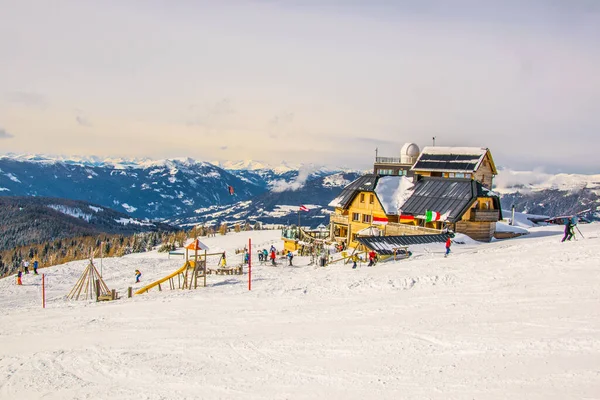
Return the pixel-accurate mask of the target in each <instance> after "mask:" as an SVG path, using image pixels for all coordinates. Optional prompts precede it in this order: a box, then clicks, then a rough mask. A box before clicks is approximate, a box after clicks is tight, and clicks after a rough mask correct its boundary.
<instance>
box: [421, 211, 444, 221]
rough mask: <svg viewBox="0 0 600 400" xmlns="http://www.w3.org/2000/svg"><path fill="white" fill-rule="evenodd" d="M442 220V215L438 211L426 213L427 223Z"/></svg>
mask: <svg viewBox="0 0 600 400" xmlns="http://www.w3.org/2000/svg"><path fill="white" fill-rule="evenodd" d="M440 218H441V215H440V213H439V212H437V211H431V210H427V211H425V222H431V221H439V220H440Z"/></svg>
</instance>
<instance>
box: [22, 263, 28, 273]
mask: <svg viewBox="0 0 600 400" xmlns="http://www.w3.org/2000/svg"><path fill="white" fill-rule="evenodd" d="M23 272H25V275H27V274H29V261H27V260H23Z"/></svg>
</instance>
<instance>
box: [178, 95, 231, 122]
mask: <svg viewBox="0 0 600 400" xmlns="http://www.w3.org/2000/svg"><path fill="white" fill-rule="evenodd" d="M189 111H190V112H191V113H192V114H193V116H192V118H190V119H189V120H188V122H187V125H188V126H203V127H212V126H214V125H216V124H218V123H220V122H223V121H224V120H226V119H227V118H228V117H230V116H231V115H234V114H235V113H236V110H235V109H234V108H233V104H232V101H231V99H229V98H227V97H224V98H222V99H220V100H218V101H216V102H215V103H212V104H209V105H207V106H205V107H204V109H201V110H199V109H198V107H197V106H196V105H191V106H190V107H189Z"/></svg>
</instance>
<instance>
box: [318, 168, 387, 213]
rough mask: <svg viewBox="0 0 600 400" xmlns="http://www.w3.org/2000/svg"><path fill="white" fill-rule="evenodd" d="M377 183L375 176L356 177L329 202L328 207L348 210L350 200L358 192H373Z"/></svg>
mask: <svg viewBox="0 0 600 400" xmlns="http://www.w3.org/2000/svg"><path fill="white" fill-rule="evenodd" d="M376 183H377V175H375V174H366V175H363V176H360V177H358V178H357V179H356V180H354V181H353V182H351V183H350V184H348V186H346V187H345V188H344V190H342V193H340V195H339V196H338V197H336V198H335V199H333V200H331V202H329V206H330V207H341V208H348V206H350V203H352V200H354V198H355V197H356V195H357V194H358V193H360V192H373V191H374V190H375V185H376Z"/></svg>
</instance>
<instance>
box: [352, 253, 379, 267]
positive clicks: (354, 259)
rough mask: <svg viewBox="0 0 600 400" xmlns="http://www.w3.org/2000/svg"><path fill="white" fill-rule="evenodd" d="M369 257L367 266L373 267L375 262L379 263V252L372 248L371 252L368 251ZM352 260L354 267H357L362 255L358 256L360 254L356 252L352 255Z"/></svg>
mask: <svg viewBox="0 0 600 400" xmlns="http://www.w3.org/2000/svg"><path fill="white" fill-rule="evenodd" d="M367 257H368V259H369V264H367V267H372V266H374V265H375V264H377V261H378V259H379V255H378V254H377V252H376V251H375V250H371V251H370V252H368V253H367ZM351 260H352V269H356V263H357V262H358V261H360V257H359V256H358V254H354V255H353V256H352V258H351Z"/></svg>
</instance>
